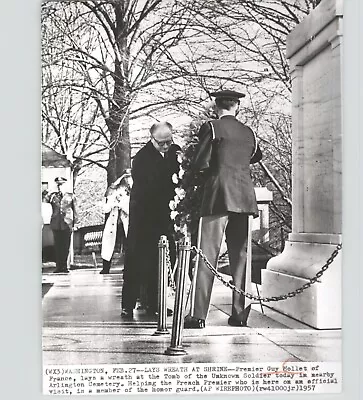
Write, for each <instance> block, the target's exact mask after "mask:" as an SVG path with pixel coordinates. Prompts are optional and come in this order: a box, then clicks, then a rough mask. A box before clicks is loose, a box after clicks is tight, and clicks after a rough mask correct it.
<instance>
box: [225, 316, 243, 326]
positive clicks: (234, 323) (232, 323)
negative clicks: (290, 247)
mask: <svg viewBox="0 0 363 400" xmlns="http://www.w3.org/2000/svg"><path fill="white" fill-rule="evenodd" d="M228 325H230V326H241V327H246V326H247V321H239V320H238V319H235V318H233V317H232V316H230V317H229V318H228Z"/></svg>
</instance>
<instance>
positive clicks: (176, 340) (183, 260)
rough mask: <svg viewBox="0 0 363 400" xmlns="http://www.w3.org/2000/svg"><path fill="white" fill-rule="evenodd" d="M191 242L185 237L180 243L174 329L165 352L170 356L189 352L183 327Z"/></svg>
mask: <svg viewBox="0 0 363 400" xmlns="http://www.w3.org/2000/svg"><path fill="white" fill-rule="evenodd" d="M190 250H191V243H190V239H189V238H188V237H186V238H184V239H183V241H182V243H181V244H179V260H178V269H177V288H176V294H175V304H174V317H173V329H172V333H171V343H170V346H169V347H168V348H167V349H166V350H165V354H167V355H170V356H180V355H184V354H187V352H186V351H185V350H184V348H183V346H182V338H183V327H184V297H185V278H186V273H187V269H188V266H189V259H190Z"/></svg>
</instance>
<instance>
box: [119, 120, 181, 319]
mask: <svg viewBox="0 0 363 400" xmlns="http://www.w3.org/2000/svg"><path fill="white" fill-rule="evenodd" d="M150 133H151V135H150V141H149V142H148V143H146V145H145V146H144V147H143V148H141V149H140V151H139V152H138V153H137V154H136V155H135V157H134V160H133V163H132V169H131V175H132V179H133V186H132V189H131V194H130V215H129V228H128V235H127V240H126V251H125V267H124V275H123V278H124V284H123V288H122V312H121V315H122V317H124V318H130V317H131V318H132V316H133V309H134V307H135V304H136V300H137V298H138V297H139V293H140V287H142V288H145V290H146V302H147V304H146V306H147V311H148V314H150V315H155V313H156V312H157V306H158V292H157V290H158V251H159V250H158V242H159V239H160V236H161V235H166V236H167V237H168V239H169V246H170V256H171V263H172V264H173V263H174V262H175V243H174V239H173V224H172V221H171V219H170V209H169V202H170V200H172V199H173V198H174V196H175V187H176V185H175V184H174V183H173V181H172V176H173V174H175V173H177V172H178V171H179V164H178V161H177V152H178V151H180V147H179V146H178V145H176V144H174V143H173V135H172V126H171V124H169V123H168V122H165V123H157V124H154V125H153V126H152V127H151V129H150ZM169 314H171V310H170V311H169Z"/></svg>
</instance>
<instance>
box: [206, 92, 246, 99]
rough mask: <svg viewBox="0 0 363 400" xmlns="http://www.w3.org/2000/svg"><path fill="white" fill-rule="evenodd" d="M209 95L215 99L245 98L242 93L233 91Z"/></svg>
mask: <svg viewBox="0 0 363 400" xmlns="http://www.w3.org/2000/svg"><path fill="white" fill-rule="evenodd" d="M210 95H211V96H212V97H215V98H217V99H220V98H226V99H239V98H241V97H245V96H246V95H245V94H244V93H240V92H236V91H235V90H220V91H218V92H214V93H211V94H210Z"/></svg>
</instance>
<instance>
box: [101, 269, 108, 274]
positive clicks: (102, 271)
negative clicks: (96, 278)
mask: <svg viewBox="0 0 363 400" xmlns="http://www.w3.org/2000/svg"><path fill="white" fill-rule="evenodd" d="M109 273H110V271H108V270H105V269H103V270H101V271H100V274H109Z"/></svg>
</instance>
